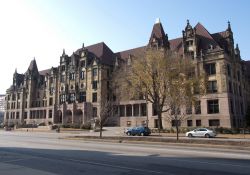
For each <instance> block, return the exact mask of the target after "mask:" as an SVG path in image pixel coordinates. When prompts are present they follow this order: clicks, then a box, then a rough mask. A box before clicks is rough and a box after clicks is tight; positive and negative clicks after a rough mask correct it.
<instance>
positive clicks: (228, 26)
mask: <svg viewBox="0 0 250 175" xmlns="http://www.w3.org/2000/svg"><path fill="white" fill-rule="evenodd" d="M227 31H232V30H231V24H230V21H229V20H228V21H227Z"/></svg>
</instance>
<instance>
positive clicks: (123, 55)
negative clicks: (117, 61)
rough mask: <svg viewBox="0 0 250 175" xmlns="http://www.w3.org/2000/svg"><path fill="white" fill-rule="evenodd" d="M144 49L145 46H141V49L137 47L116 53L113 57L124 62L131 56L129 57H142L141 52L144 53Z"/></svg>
mask: <svg viewBox="0 0 250 175" xmlns="http://www.w3.org/2000/svg"><path fill="white" fill-rule="evenodd" d="M145 49H146V46H142V47H137V48H134V49H129V50H125V51H121V52H117V53H115V55H116V57H118V58H121V59H124V60H125V59H127V58H128V57H129V55H131V56H138V55H143V52H144V51H145Z"/></svg>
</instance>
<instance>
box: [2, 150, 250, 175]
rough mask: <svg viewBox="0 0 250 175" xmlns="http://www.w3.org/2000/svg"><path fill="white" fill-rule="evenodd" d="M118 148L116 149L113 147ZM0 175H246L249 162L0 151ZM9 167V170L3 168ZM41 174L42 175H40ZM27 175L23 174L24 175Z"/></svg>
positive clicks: (58, 151)
mask: <svg viewBox="0 0 250 175" xmlns="http://www.w3.org/2000/svg"><path fill="white" fill-rule="evenodd" d="M117 147H119V146H117ZM0 157H1V159H0V165H1V166H0V174H8V173H9V174H11V172H13V174H15V173H14V172H15V170H14V169H13V167H15V168H17V170H18V171H17V172H19V173H18V174H23V173H22V169H23V168H24V167H25V168H29V169H30V173H31V174H32V171H33V170H40V171H42V172H43V173H44V174H45V173H48V172H50V173H52V174H53V173H54V174H61V175H83V174H87V175H92V174H93V175H99V174H100V175H106V174H107V175H113V174H116V175H145V174H146V175H149V174H165V175H223V174H227V175H233V174H248V175H249V174H250V166H249V165H250V160H244V159H222V158H209V157H195V156H194V157H178V156H173V155H171V154H170V155H168V156H164V157H162V156H160V155H158V154H146V153H145V154H144V155H140V154H138V155H137V154H136V151H134V152H133V153H131V155H125V154H121V153H109V152H102V151H87V150H55V149H29V148H16V147H12V148H7V147H4V148H0ZM5 165H11V166H10V167H12V168H6V166H5ZM43 173H42V174H43ZM26 174H27V173H26Z"/></svg>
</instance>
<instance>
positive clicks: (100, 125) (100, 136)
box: [100, 122, 103, 139]
mask: <svg viewBox="0 0 250 175" xmlns="http://www.w3.org/2000/svg"><path fill="white" fill-rule="evenodd" d="M102 128H103V126H102V122H101V123H100V139H102Z"/></svg>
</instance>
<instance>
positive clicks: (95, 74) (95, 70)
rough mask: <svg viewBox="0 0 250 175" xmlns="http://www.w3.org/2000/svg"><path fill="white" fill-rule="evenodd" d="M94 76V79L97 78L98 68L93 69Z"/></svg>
mask: <svg viewBox="0 0 250 175" xmlns="http://www.w3.org/2000/svg"><path fill="white" fill-rule="evenodd" d="M92 76H93V77H95V76H97V68H93V69H92Z"/></svg>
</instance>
